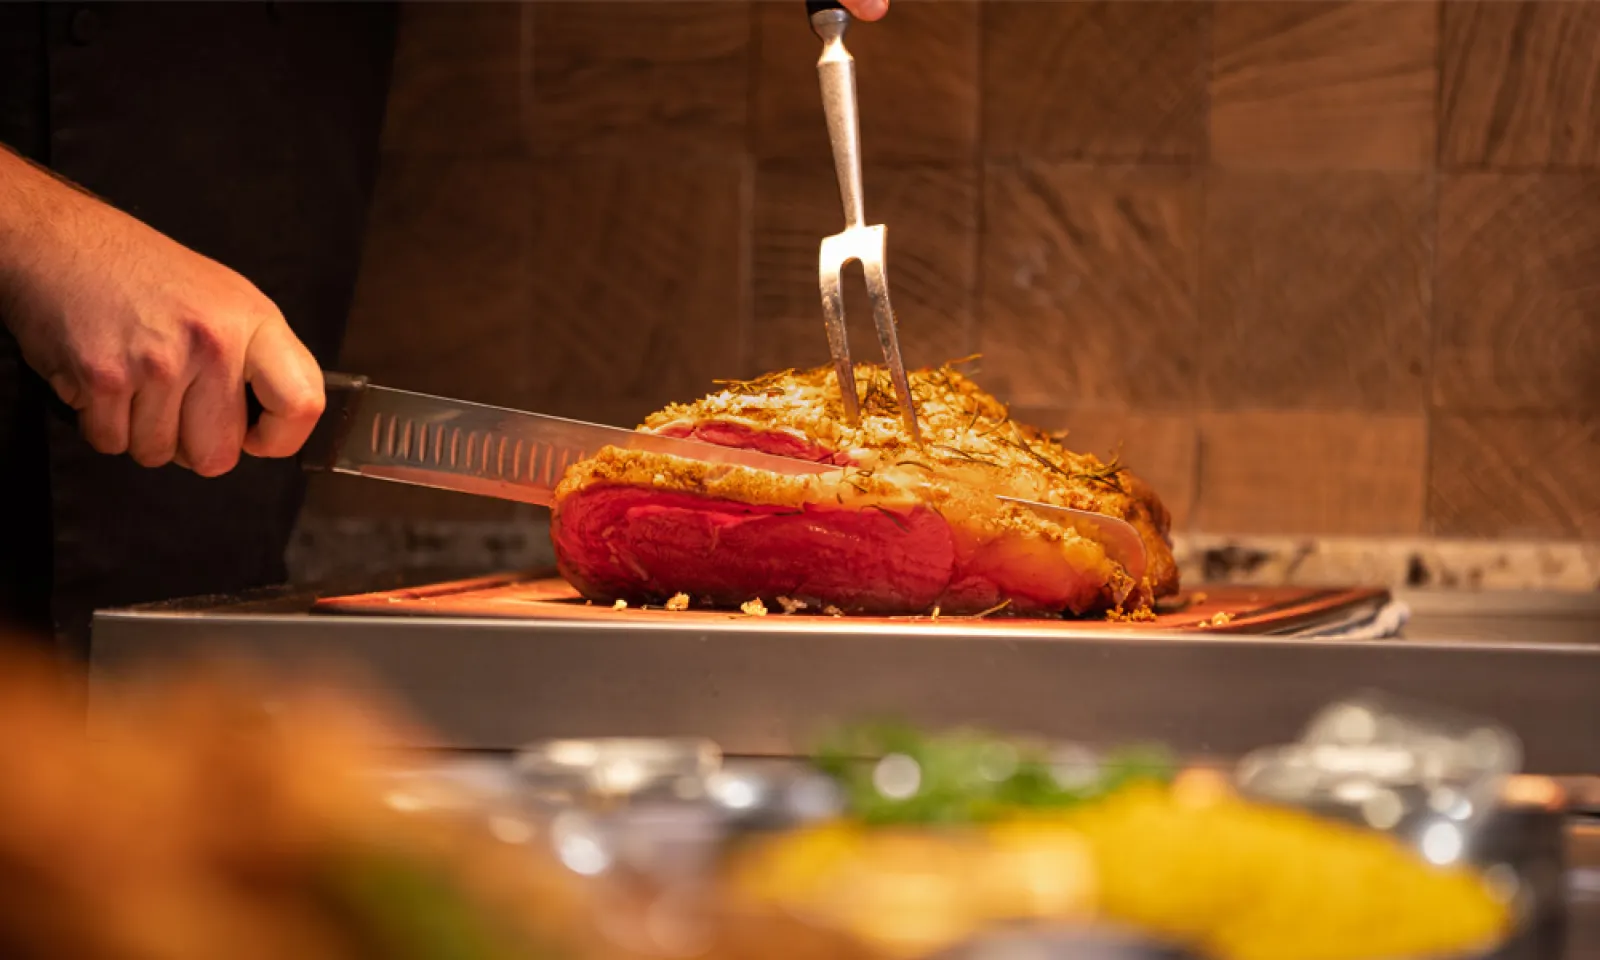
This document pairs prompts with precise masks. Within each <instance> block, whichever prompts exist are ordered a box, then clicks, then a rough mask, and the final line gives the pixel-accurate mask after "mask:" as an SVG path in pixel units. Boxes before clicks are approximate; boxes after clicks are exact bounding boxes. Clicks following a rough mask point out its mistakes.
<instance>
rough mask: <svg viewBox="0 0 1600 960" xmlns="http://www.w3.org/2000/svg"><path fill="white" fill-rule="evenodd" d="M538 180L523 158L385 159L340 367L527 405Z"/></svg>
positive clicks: (406, 384)
mask: <svg viewBox="0 0 1600 960" xmlns="http://www.w3.org/2000/svg"><path fill="white" fill-rule="evenodd" d="M533 186H534V179H533V167H532V166H531V165H530V164H529V162H528V161H526V160H523V159H500V158H490V159H484V158H478V157H457V156H436V155H431V154H422V155H408V156H399V155H391V156H389V157H386V158H385V160H384V164H383V168H382V173H381V175H380V177H379V180H378V187H377V191H376V197H375V199H374V201H373V207H372V211H371V214H370V217H369V225H368V230H367V242H366V247H365V249H364V250H363V256H362V268H361V276H360V280H359V282H358V283H357V286H356V299H355V306H354V308H353V309H352V311H351V316H350V326H349V330H348V332H347V334H346V336H345V343H344V349H343V351H342V353H341V355H340V363H341V364H342V365H343V366H344V367H345V368H346V369H347V370H350V371H351V372H354V373H361V374H366V375H368V376H370V377H372V378H373V379H374V380H376V381H378V382H380V383H389V384H391V385H393V386H396V387H401V388H404V389H411V390H422V391H424V392H430V393H441V394H445V395H455V396H461V397H463V398H464V399H471V400H475V401H478V402H481V403H493V404H500V405H518V404H524V403H526V402H528V400H529V399H530V398H531V395H530V394H529V392H528V385H529V382H530V376H529V375H530V368H529V358H530V357H531V356H532V355H533V353H534V346H535V330H534V327H533V324H532V322H531V319H532V315H533V275H534V272H535V270H534V266H535V265H534V263H533V262H532V260H531V259H530V256H529V254H530V251H531V246H530V243H531V238H532V227H533V209H534V204H533Z"/></svg>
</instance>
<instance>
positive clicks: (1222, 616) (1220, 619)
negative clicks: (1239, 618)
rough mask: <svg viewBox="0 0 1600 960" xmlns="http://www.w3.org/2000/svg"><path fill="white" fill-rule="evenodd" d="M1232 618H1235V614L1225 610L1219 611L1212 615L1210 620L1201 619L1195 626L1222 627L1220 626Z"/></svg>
mask: <svg viewBox="0 0 1600 960" xmlns="http://www.w3.org/2000/svg"><path fill="white" fill-rule="evenodd" d="M1232 619H1233V614H1231V613H1228V612H1226V611H1224V612H1222V613H1218V614H1217V615H1216V616H1214V617H1212V618H1211V619H1210V620H1201V621H1200V622H1199V623H1197V624H1195V626H1197V627H1220V626H1223V625H1225V624H1227V623H1228V622H1229V621H1231V620H1232Z"/></svg>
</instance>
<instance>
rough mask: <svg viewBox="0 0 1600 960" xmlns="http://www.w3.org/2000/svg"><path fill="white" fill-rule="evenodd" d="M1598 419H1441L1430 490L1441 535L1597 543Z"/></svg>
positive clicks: (1504, 416) (1491, 416)
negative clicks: (1551, 539)
mask: <svg viewBox="0 0 1600 960" xmlns="http://www.w3.org/2000/svg"><path fill="white" fill-rule="evenodd" d="M1596 476H1600V416H1588V417H1570V416H1538V415H1526V414H1521V415H1519V414H1462V415H1454V414H1452V415H1440V416H1436V417H1434V420H1433V471H1432V474H1431V478H1432V479H1431V481H1430V483H1429V490H1428V513H1429V518H1430V521H1431V526H1432V532H1434V533H1437V534H1441V535H1444V536H1467V537H1511V538H1561V539H1578V538H1582V539H1586V540H1595V539H1600V484H1597V483H1596V482H1595V477H1596Z"/></svg>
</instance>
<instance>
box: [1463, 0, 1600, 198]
mask: <svg viewBox="0 0 1600 960" xmlns="http://www.w3.org/2000/svg"><path fill="white" fill-rule="evenodd" d="M1443 7H1444V18H1443V33H1442V35H1441V38H1440V42H1441V46H1442V49H1441V53H1442V64H1443V69H1442V72H1441V76H1440V98H1439V109H1440V116H1439V128H1440V134H1439V158H1440V161H1441V162H1442V163H1443V164H1444V165H1445V166H1446V167H1451V168H1461V167H1469V168H1470V167H1490V168H1495V169H1511V170H1530V169H1545V168H1551V167H1579V168H1586V169H1590V170H1593V169H1596V168H1597V167H1600V4H1597V3H1590V2H1588V0H1578V2H1565V0H1534V2H1511V0H1448V2H1445V3H1444V4H1443Z"/></svg>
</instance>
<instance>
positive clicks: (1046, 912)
mask: <svg viewBox="0 0 1600 960" xmlns="http://www.w3.org/2000/svg"><path fill="white" fill-rule="evenodd" d="M734 886H735V890H736V891H737V894H738V895H739V896H741V897H742V898H746V899H748V900H750V901H753V902H755V903H758V904H761V905H765V906H778V907H783V908H786V909H788V910H789V911H791V912H793V913H795V914H797V915H799V916H801V917H804V918H806V919H809V920H811V921H813V922H816V923H820V924H823V925H825V926H830V927H836V928H840V929H844V930H847V931H849V932H850V933H852V934H854V935H855V936H858V937H860V938H861V939H863V940H865V941H867V942H868V943H870V944H872V945H873V946H874V947H876V948H878V949H881V950H883V951H885V952H886V953H889V954H891V955H894V956H902V957H913V956H922V955H925V954H928V953H932V952H934V951H937V950H939V949H941V948H943V947H947V946H950V945H952V944H955V943H958V942H960V941H961V940H963V939H966V938H967V937H969V936H971V935H972V934H973V933H976V932H977V931H979V930H981V929H983V928H984V927H986V926H988V925H989V924H991V923H995V922H997V921H1003V920H1014V919H1040V918H1044V919H1070V918H1084V917H1087V916H1089V915H1090V914H1091V913H1092V910H1093V903H1094V899H1093V898H1094V884H1093V870H1092V864H1091V861H1090V854H1089V848H1088V846H1087V844H1085V843H1084V841H1083V838H1082V837H1080V836H1078V835H1077V834H1076V833H1075V832H1073V831H1070V830H1064V829H1061V828H1059V827H1055V826H1051V825H1039V826H1033V825H1027V826H1023V825H1003V826H996V827H992V828H987V829H983V830H979V829H949V830H921V829H907V828H892V829H874V828H867V827H860V826H856V825H853V824H843V823H834V824H828V825H824V826H819V827H815V828H811V829H808V830H803V831H800V832H797V833H794V834H789V835H786V836H784V837H780V838H778V839H776V840H773V841H769V842H766V843H763V844H759V845H757V846H756V847H755V848H754V849H753V850H751V851H748V853H747V855H746V856H745V857H744V858H743V859H742V860H741V866H740V867H739V868H737V869H736V870H735V883H734Z"/></svg>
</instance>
